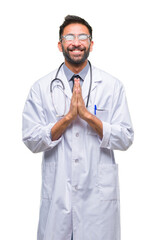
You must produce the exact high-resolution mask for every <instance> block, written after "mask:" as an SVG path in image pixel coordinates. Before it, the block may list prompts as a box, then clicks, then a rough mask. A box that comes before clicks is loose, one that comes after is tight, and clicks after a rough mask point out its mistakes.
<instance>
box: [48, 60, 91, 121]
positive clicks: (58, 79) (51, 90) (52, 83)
mask: <svg viewBox="0 0 156 240" xmlns="http://www.w3.org/2000/svg"><path fill="white" fill-rule="evenodd" d="M88 63H89V67H90V85H89V90H88V97H87V102H86V108H88V103H89V98H90V92H91V87H92V65H91V63H90V61H89V60H88ZM63 64H64V62H63V63H62V64H61V65H60V66H59V68H58V70H57V72H56V75H55V78H54V79H53V80H52V81H51V83H50V93H51V98H52V102H53V106H54V109H55V112H56V116H57V117H63V116H65V112H66V96H65V93H64V90H65V86H64V83H63V81H62V80H61V79H60V78H58V75H59V72H60V69H61V67H62V66H63ZM55 81H56V82H60V83H61V85H55V86H54V87H53V85H54V82H55ZM55 87H57V88H59V89H60V90H61V91H62V92H63V94H64V101H65V107H64V111H63V114H58V111H57V109H56V107H55V104H54V97H53V90H54V88H55Z"/></svg>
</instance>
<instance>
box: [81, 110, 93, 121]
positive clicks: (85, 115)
mask: <svg viewBox="0 0 156 240" xmlns="http://www.w3.org/2000/svg"><path fill="white" fill-rule="evenodd" d="M91 117H92V114H91V113H90V112H89V111H88V110H87V109H86V111H85V112H84V114H83V117H82V119H83V120H85V121H86V122H88V121H89V120H90V119H91Z"/></svg>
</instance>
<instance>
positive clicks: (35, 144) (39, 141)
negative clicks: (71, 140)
mask: <svg viewBox="0 0 156 240" xmlns="http://www.w3.org/2000/svg"><path fill="white" fill-rule="evenodd" d="M54 124H55V122H52V123H48V124H47V123H46V120H45V114H44V110H43V106H42V101H41V97H40V95H39V92H37V91H36V90H35V89H34V88H33V87H32V88H31V90H30V93H29V95H28V98H27V100H26V103H25V106H24V110H23V115H22V139H23V142H24V143H25V145H26V146H27V147H28V148H29V149H30V150H31V151H32V152H34V153H37V152H43V151H47V150H50V149H52V148H53V147H55V146H56V145H57V144H58V143H59V142H60V141H61V139H62V138H60V139H59V140H57V141H52V140H51V128H52V127H53V126H54Z"/></svg>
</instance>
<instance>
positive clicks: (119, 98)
mask: <svg viewBox="0 0 156 240" xmlns="http://www.w3.org/2000/svg"><path fill="white" fill-rule="evenodd" d="M58 48H59V50H60V51H61V52H62V53H63V55H64V58H65V62H64V64H63V66H62V67H61V68H60V70H59V72H58V78H59V79H60V80H61V81H53V84H52V85H53V86H52V93H51V92H50V85H51V82H52V80H53V79H55V77H56V72H57V70H55V71H53V72H51V73H49V74H48V75H46V76H45V77H43V78H41V79H40V80H38V81H37V82H35V84H34V85H33V86H32V88H31V90H30V93H29V95H28V98H27V100H26V103H25V107H24V111H23V141H24V143H25V145H26V146H27V147H28V148H29V149H30V150H31V151H32V152H34V153H37V152H43V161H42V190H41V206H40V217H39V224H38V234H37V239H38V240H71V239H73V240H120V195H119V181H118V165H117V164H116V163H115V159H114V154H113V150H127V149H128V147H129V146H130V145H131V144H132V142H133V129H132V124H131V120H130V115H129V111H128V106H127V101H126V96H125V91H124V87H123V85H122V83H121V82H120V81H119V80H117V79H116V78H114V77H112V76H111V75H109V74H108V73H106V72H104V71H102V70H99V69H97V68H95V67H93V66H91V67H90V64H89V61H88V60H87V59H88V56H89V53H90V51H92V49H93V41H92V28H91V26H90V25H89V24H88V23H87V22H86V21H85V20H84V19H82V18H80V17H77V16H71V15H68V16H67V17H66V18H65V21H64V22H63V24H62V25H61V26H60V41H59V43H58ZM73 80H74V81H73ZM91 80H92V84H91V85H90V82H91ZM73 82H74V83H73ZM73 84H74V86H73ZM57 85H58V86H57ZM60 85H62V86H64V90H63V87H62V88H61V87H60ZM90 86H91V89H90V90H89V87H90ZM89 95H90V96H89ZM88 96H89V99H88ZM87 101H88V106H87V107H86V105H87V104H86V103H87ZM62 109H64V110H62ZM59 111H63V112H64V114H61V113H60V114H58V113H59ZM60 115H61V117H60Z"/></svg>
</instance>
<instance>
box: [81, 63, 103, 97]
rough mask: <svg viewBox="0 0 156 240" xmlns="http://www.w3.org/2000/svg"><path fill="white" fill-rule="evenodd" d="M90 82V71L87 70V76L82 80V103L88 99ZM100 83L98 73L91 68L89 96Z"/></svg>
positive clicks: (100, 79)
mask: <svg viewBox="0 0 156 240" xmlns="http://www.w3.org/2000/svg"><path fill="white" fill-rule="evenodd" d="M90 81H91V76H90V69H89V71H88V73H87V76H86V77H85V79H84V83H83V85H82V96H83V99H84V101H85V100H86V98H87V97H88V92H89V87H90ZM101 81H102V78H101V76H100V74H99V72H97V71H96V69H95V68H94V67H93V66H92V87H91V92H90V94H91V93H92V91H93V90H94V89H95V88H96V87H97V86H98V84H99V83H100V82H101Z"/></svg>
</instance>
